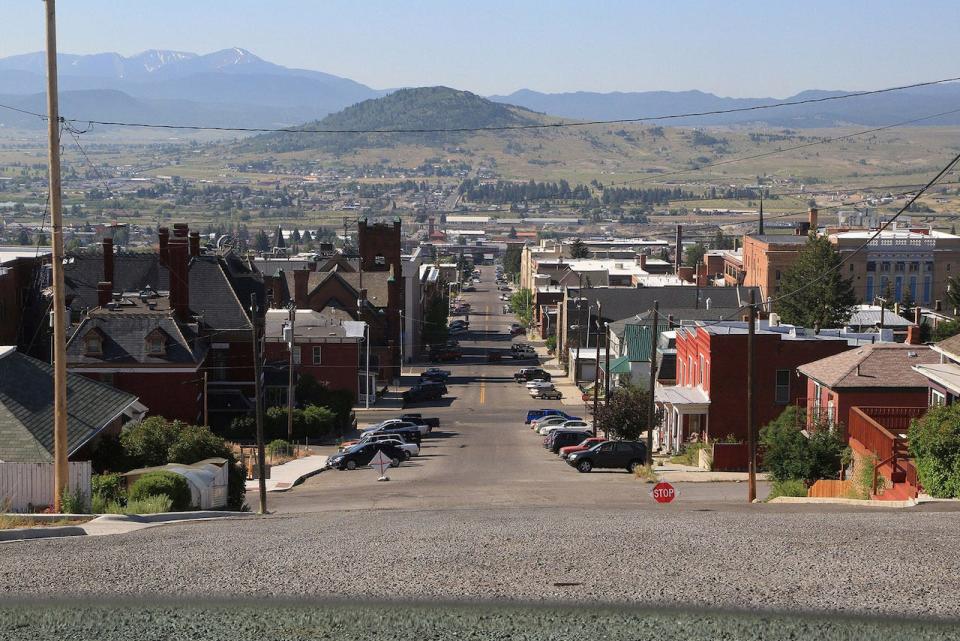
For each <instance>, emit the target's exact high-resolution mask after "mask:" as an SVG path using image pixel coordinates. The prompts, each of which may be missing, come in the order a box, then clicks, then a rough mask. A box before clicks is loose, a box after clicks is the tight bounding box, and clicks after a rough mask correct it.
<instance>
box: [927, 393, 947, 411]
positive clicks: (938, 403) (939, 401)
mask: <svg viewBox="0 0 960 641" xmlns="http://www.w3.org/2000/svg"><path fill="white" fill-rule="evenodd" d="M946 404H947V397H946V396H945V395H944V393H943V392H940V391H938V390H935V389H931V390H930V407H943V406H944V405H946Z"/></svg>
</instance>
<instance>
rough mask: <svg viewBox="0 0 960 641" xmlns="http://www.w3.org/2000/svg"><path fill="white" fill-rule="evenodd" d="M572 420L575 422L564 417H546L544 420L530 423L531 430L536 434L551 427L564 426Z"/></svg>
mask: <svg viewBox="0 0 960 641" xmlns="http://www.w3.org/2000/svg"><path fill="white" fill-rule="evenodd" d="M570 420H573V419H569V418H566V417H563V416H545V417H543V418H542V419H539V420H536V421H533V422H532V423H530V429H532V430H533V431H535V432H539V431H540V430H541V429H543V428H544V427H547V426H549V425H563V424H564V423H566V422H567V421H570Z"/></svg>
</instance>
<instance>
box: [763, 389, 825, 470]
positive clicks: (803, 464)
mask: <svg viewBox="0 0 960 641" xmlns="http://www.w3.org/2000/svg"><path fill="white" fill-rule="evenodd" d="M804 421H805V415H804V412H803V411H802V410H800V409H799V408H797V407H788V408H787V409H785V410H784V411H783V413H782V414H780V416H778V417H777V418H776V419H774V420H773V421H771V422H770V423H769V424H767V425H766V426H764V427H763V429H762V430H760V444H761V445H762V446H763V461H764V464H765V465H766V467H767V469H768V470H769V472H770V477H771V478H772V479H773V480H774V481H788V480H795V479H802V480H804V481H806V482H807V483H812V482H813V481H816V480H817V479H825V478H837V476H838V475H839V472H840V464H841V457H842V455H843V450H844V444H843V442H842V441H841V440H840V437H839V435H838V434H837V432H838V431H839V430H829V429H826V428H823V429H816V430H814V431H813V433H812V434H811V435H810V437H809V438H808V437H806V436H804V435H803V433H802V432H801V431H800V429H799V427H798V426H799V425H803V424H804Z"/></svg>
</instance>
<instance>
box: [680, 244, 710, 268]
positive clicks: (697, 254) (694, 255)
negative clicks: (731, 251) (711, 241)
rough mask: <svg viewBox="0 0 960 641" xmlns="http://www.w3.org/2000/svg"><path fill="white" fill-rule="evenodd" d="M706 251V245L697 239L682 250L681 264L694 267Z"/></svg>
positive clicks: (701, 260) (701, 259) (700, 261)
mask: <svg viewBox="0 0 960 641" xmlns="http://www.w3.org/2000/svg"><path fill="white" fill-rule="evenodd" d="M706 253H707V248H706V246H705V245H704V244H703V243H702V242H700V241H697V243H696V244H695V245H691V246H690V247H687V249H686V250H685V251H684V252H683V264H684V265H686V266H687V267H696V266H697V265H698V264H699V263H702V262H703V257H704V256H705V255H706Z"/></svg>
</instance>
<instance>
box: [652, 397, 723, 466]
mask: <svg viewBox="0 0 960 641" xmlns="http://www.w3.org/2000/svg"><path fill="white" fill-rule="evenodd" d="M654 401H655V402H656V404H657V407H658V408H659V409H660V410H661V411H662V416H663V418H662V420H661V422H660V444H661V447H662V448H664V449H666V450H667V451H669V452H674V453H676V452H679V451H680V450H681V449H682V447H683V444H684V443H686V442H687V440H688V439H690V438H691V437H692V436H694V435H696V437H697V438H698V439H700V440H702V439H705V438H707V437H708V436H709V433H710V430H709V416H710V414H709V410H710V399H709V398H708V397H707V395H706V393H704V392H703V390H701V389H699V388H697V387H685V386H681V385H670V386H664V385H659V384H658V385H657V387H656V391H655V394H654Z"/></svg>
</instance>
